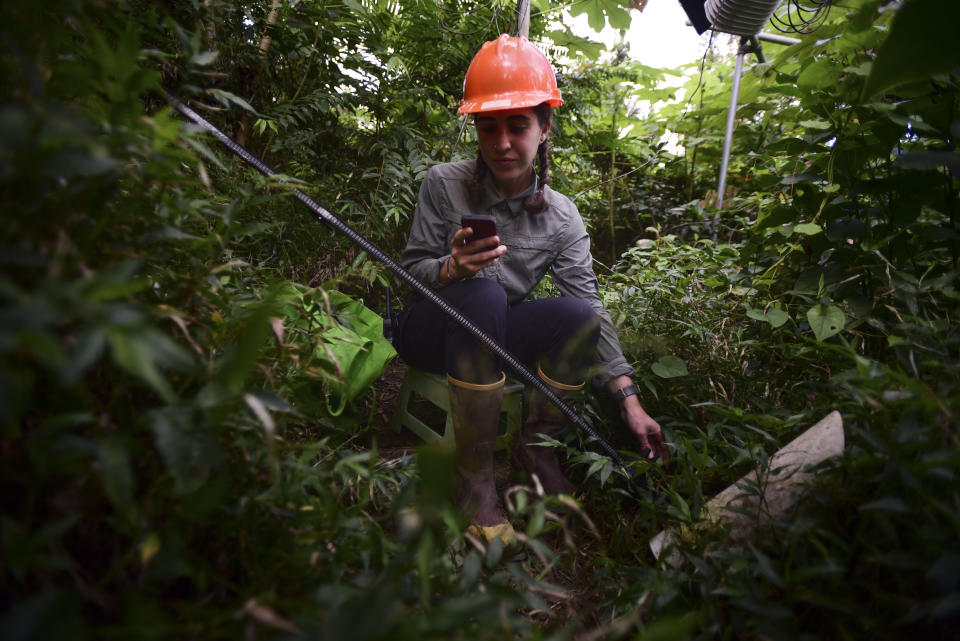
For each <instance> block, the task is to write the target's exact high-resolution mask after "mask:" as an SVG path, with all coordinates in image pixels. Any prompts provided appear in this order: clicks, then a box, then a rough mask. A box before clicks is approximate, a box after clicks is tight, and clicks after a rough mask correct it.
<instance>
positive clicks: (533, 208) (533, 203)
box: [466, 102, 553, 214]
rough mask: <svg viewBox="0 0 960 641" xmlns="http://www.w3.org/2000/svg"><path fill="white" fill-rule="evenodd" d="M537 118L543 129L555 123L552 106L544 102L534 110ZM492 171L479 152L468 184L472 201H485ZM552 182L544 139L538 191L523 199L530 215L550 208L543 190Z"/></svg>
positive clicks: (538, 148)
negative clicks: (484, 197) (486, 180)
mask: <svg viewBox="0 0 960 641" xmlns="http://www.w3.org/2000/svg"><path fill="white" fill-rule="evenodd" d="M533 112H534V114H536V116H537V123H538V124H539V125H540V128H541V129H544V128H546V127H548V126H549V125H551V124H552V123H553V109H551V108H550V104H549V103H546V102H542V103H540V104H539V105H537V106H536V107H534V108H533ZM489 171H490V169H489V168H488V167H487V163H486V162H485V161H484V160H483V155H482V154H481V153H480V152H479V151H477V160H476V164H475V165H474V168H473V176H471V177H470V179H469V180H467V181H466V183H467V193H468V194H469V195H470V200H471V201H472V202H474V203H479V202H481V201H482V200H483V193H484V187H483V181H484V179H485V178H486V177H487V173H488V172H489ZM549 182H550V140H549V138H546V139H544V141H543V142H542V143H540V146H538V147H537V190H536V191H535V192H533V193H532V194H530V195H529V196H527V197H526V198H524V199H523V208H524V209H525V210H526V212H527V213H528V214H542V213H543V212H545V211H547V208H548V207H549V206H550V203H549V201H548V200H547V195H546V194H545V193H543V188H544V187H545V186H546V185H547V183H549Z"/></svg>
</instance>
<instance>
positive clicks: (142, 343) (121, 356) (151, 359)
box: [107, 327, 177, 403]
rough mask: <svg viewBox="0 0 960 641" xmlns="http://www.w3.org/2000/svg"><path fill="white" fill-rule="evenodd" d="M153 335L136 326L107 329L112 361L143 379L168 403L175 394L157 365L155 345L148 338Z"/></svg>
mask: <svg viewBox="0 0 960 641" xmlns="http://www.w3.org/2000/svg"><path fill="white" fill-rule="evenodd" d="M153 337H155V335H154V334H148V333H146V332H144V331H143V330H142V328H138V327H136V328H124V329H119V328H111V329H109V330H107V338H108V339H109V342H110V353H111V355H112V356H113V360H114V362H116V364H117V365H119V366H120V367H121V368H123V369H125V370H126V371H127V372H129V373H130V374H133V375H134V376H136V377H138V378H140V379H141V380H143V381H144V382H145V383H146V384H147V385H149V386H150V387H151V388H152V389H153V391H155V392H156V393H157V394H158V395H160V397H161V398H162V399H163V400H165V401H167V402H168V403H170V402H173V401H175V400H176V398H177V395H176V394H175V393H174V391H173V388H172V387H170V384H169V383H168V382H167V380H166V379H165V378H164V377H163V374H161V373H160V370H159V369H158V367H157V362H156V359H155V356H156V354H155V347H156V345H155V344H154V343H152V342H151V341H150V340H149V339H150V338H153Z"/></svg>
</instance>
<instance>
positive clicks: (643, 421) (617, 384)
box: [607, 376, 670, 461]
mask: <svg viewBox="0 0 960 641" xmlns="http://www.w3.org/2000/svg"><path fill="white" fill-rule="evenodd" d="M630 385H633V381H632V380H630V377H629V376H618V377H616V378H613V379H611V380H610V381H609V382H608V383H607V388H608V389H609V390H610V392H611V393H614V392H616V391H617V390H620V389H623V388H625V387H629V386H630ZM620 418H622V419H623V422H624V423H626V424H627V427H629V428H630V431H631V432H633V433H634V434H635V435H636V437H637V440H638V441H640V450H641V451H646V452H648V454H647V458H650V459H652V458H654V456H655V455H656V456H659V457H660V458H662V459H663V460H664V461H666V460H668V459H669V458H670V448H669V447H667V442H666V441H665V440H664V439H663V430H661V429H660V424H659V423H657V422H656V421H655V420H653V419H652V418H650V415H649V414H647V413H646V411H644V409H643V406H641V405H640V399H639V398H638V397H637V395H636V394H633V395H631V396H628V397H626V398H625V399H623V400H622V401H620Z"/></svg>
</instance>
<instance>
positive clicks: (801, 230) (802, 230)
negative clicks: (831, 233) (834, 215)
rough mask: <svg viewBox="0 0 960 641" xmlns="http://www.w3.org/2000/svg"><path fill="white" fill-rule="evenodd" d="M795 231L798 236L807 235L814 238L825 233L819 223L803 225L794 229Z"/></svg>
mask: <svg viewBox="0 0 960 641" xmlns="http://www.w3.org/2000/svg"><path fill="white" fill-rule="evenodd" d="M793 231H795V232H797V233H798V234H805V235H807V236H813V235H815V234H819V233H820V232H822V231H823V228H821V227H820V225H818V224H817V223H801V224H799V225H795V226H794V227H793Z"/></svg>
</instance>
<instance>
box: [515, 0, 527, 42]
mask: <svg viewBox="0 0 960 641" xmlns="http://www.w3.org/2000/svg"><path fill="white" fill-rule="evenodd" d="M517 35H518V36H523V37H524V38H529V37H530V0H517Z"/></svg>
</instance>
